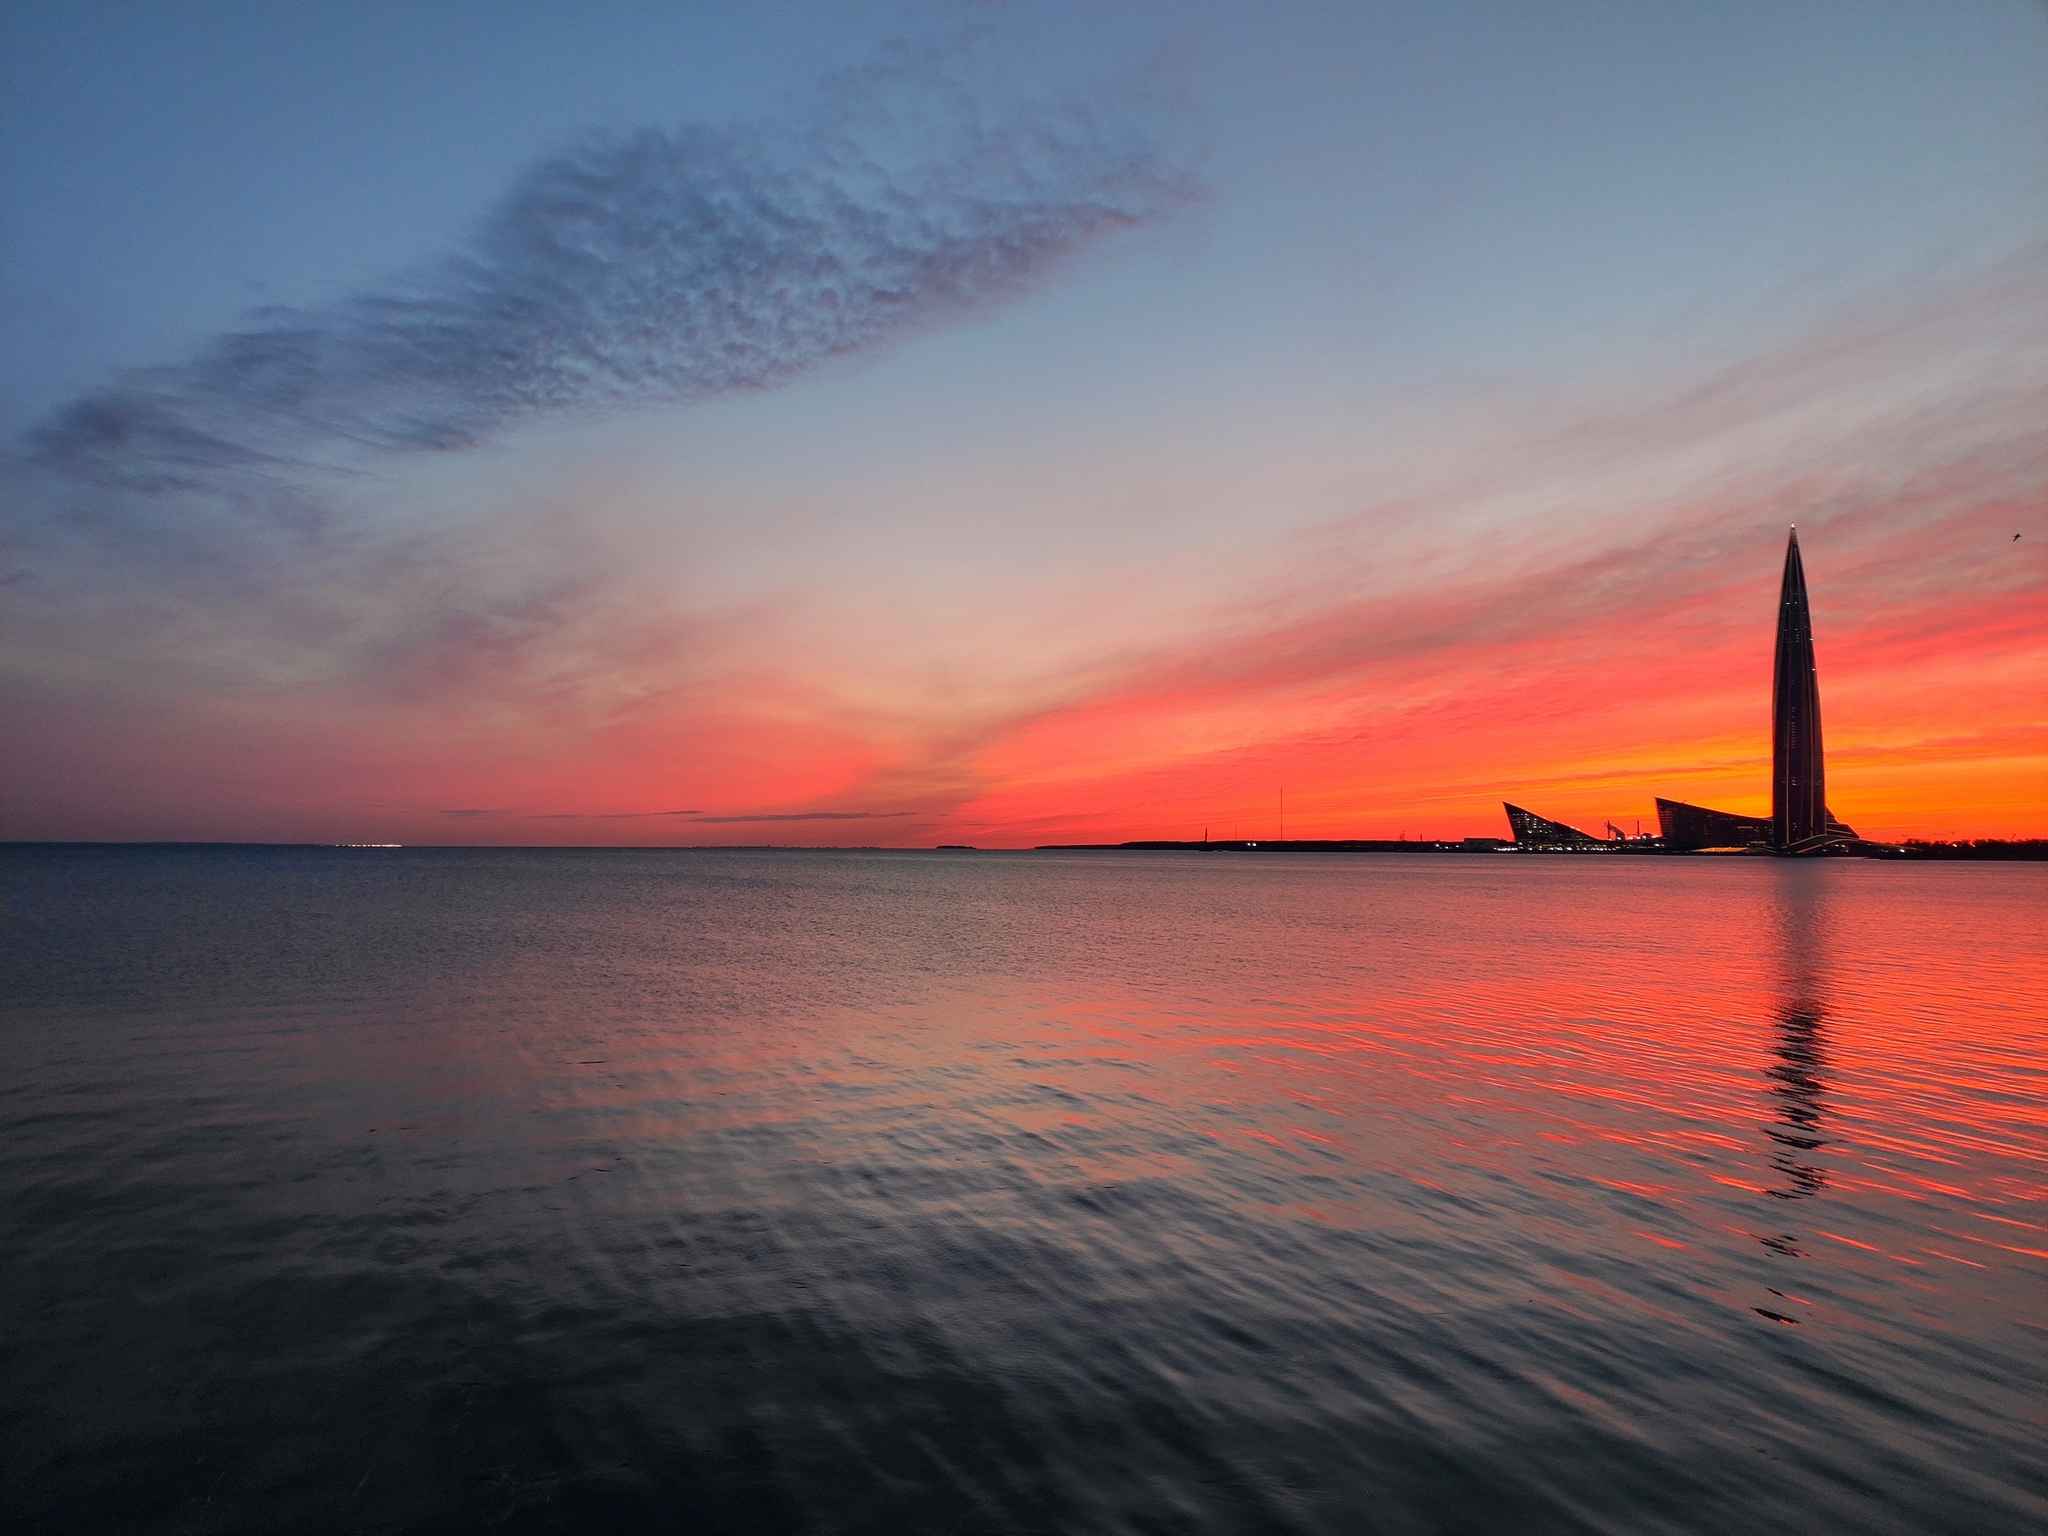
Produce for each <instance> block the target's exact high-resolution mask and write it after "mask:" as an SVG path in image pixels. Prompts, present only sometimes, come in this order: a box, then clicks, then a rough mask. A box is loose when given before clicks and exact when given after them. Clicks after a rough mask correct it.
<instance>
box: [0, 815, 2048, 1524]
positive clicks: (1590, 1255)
mask: <svg viewBox="0 0 2048 1536" xmlns="http://www.w3.org/2000/svg"><path fill="white" fill-rule="evenodd" d="M0 865H4V870H5V880H6V903H7V909H6V962H7V969H6V977H5V987H6V1005H7V1006H6V1015H5V1025H4V1029H5V1043H6V1050H7V1063H8V1070H7V1072H6V1074H5V1076H4V1078H0V1195H4V1201H5V1204H4V1219H0V1237H4V1244H5V1253H6V1262H5V1265H4V1268H0V1298H4V1300H0V1324H4V1333H0V1350H4V1354H0V1371H4V1392H0V1414H4V1422H0V1458H4V1460H0V1506H4V1516H0V1518H4V1519H5V1520H6V1521H8V1522H9V1523H10V1524H11V1525H12V1526H14V1527H15V1528H18V1529H24V1530H38V1531H58V1530H67V1529H68V1530H124V1529H126V1530H170V1531H195V1532H197V1531H231V1530H286V1529H290V1530H299V1531H324V1530H336V1531H341V1530H365V1531H390V1530H401V1529H403V1530H465V1529H473V1530H499V1531H528V1530H533V1531H539V1530H570V1529H607V1528H614V1529H681V1530H702V1531H725V1530H735V1531H737V1530H746V1531H778V1530H792V1531H819V1532H824V1531H874V1532H919V1531H932V1532H950V1531H975V1530H991V1531H1063V1532H1064V1531H1073V1532H1097V1531H1101V1532H1108V1531H1160V1532H1165V1531H1211V1532H1252V1531H1260V1532H1264V1531H1275V1532H1277V1531H1319V1532H1354V1531H1356V1532H1370V1531H1387V1532H1472V1533H1479V1532H1494V1531H1605V1532H1617V1533H1620V1532H1627V1533H1638V1532H1659V1531H1673V1532H1678V1531H1685V1532H1710V1531H1711V1532H1719V1531H1731V1532H1746V1531H1758V1530H1787V1531H1797V1532H1801V1533H1817V1532H1835V1531H1843V1532H1847V1531H1870V1532H1878V1531H1897V1532H1929V1531H1957V1532H2001V1531H2014V1532H2019V1531H2039V1530H2041V1529H2042V1528H2043V1526H2044V1523H2048V1407H2044V1402H2048V1395H2044V1388H2043V1383H2044V1382H2048V1230H2044V1228H2048V1214H2044V1202H2043V1200H2042V1195H2043V1189H2044V1184H2048V1079H2044V1074H2043V1046H2044V1044H2048V1020H2044V1014H2048V1001H2044V1000H2048V964H2044V959H2043V946H2042V933H2043V928H2044V921H2043V919H2044V916H2048V867H2043V866H2017V865H2006V866H1969V865H1945V866H1920V867H1901V866H1898V865H1888V864H1874V863H1866V862H1860V861H1851V860H1843V861H1821V862H1810V863H1787V862H1777V861H1771V860H1673V859H1641V860H1633V859H1612V860H1599V859H1563V858H1559V859H1527V858H1514V857H1502V856H1483V855H1474V856H1470V857H1465V856H1444V857H1409V858H1401V857H1398V856H1397V857H1378V858H1375V857H1370V856H1364V857H1344V856H1325V857H1317V856H1288V855H1268V856H1256V855H1254V856H1242V855H1238V856H1207V857H1204V856H1200V855H1171V854H1162V855H1143V854H1134V855H1057V854H1038V855H972V854H969V855H955V854H886V853H867V854H855V853H845V854H831V853H717V854H707V853H653V852H605V853H582V852H449V851H432V852H412V851H407V852H399V853H388V852H384V853H379V852H347V851H338V850H335V851H328V850H276V851H270V850H264V851H257V850H242V851H236V850H34V849H24V848H15V849H10V850H7V851H5V852H4V854H0Z"/></svg>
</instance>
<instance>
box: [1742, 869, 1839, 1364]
mask: <svg viewBox="0 0 2048 1536" xmlns="http://www.w3.org/2000/svg"><path fill="white" fill-rule="evenodd" d="M1771 874H1772V876H1773V878H1774V879H1775V880H1776V882H1777V889H1776V892H1775V895H1776V898H1777V902H1776V905H1777V913H1776V917H1777V922H1776V930H1777V932H1776V941H1777V944H1776V947H1777V956H1776V959H1777V964H1778V969H1779V975H1780V983H1779V998H1778V1005H1777V1010H1776V1012H1777V1018H1776V1029H1775V1030H1774V1032H1773V1040H1772V1060H1771V1061H1770V1063H1769V1065H1767V1066H1766V1067H1765V1068H1764V1078H1765V1082H1766V1084H1767V1097H1768V1103H1769V1105H1770V1108H1771V1113H1772V1123H1770V1124H1768V1125H1766V1126H1765V1127H1764V1134H1765V1136H1767V1137H1768V1138H1769V1139H1770V1141H1771V1143H1772V1146H1771V1151H1770V1163H1771V1171H1772V1175H1773V1177H1772V1179H1771V1181H1770V1183H1769V1186H1768V1188H1767V1189H1766V1193H1767V1194H1768V1195H1769V1196H1770V1197H1771V1198H1772V1199H1774V1200H1805V1199H1809V1198H1811V1197H1812V1196H1815V1195H1818V1194H1820V1193H1821V1192H1822V1191H1823V1190H1825V1189H1826V1188H1827V1186H1828V1170H1827V1168H1826V1166H1825V1165H1824V1164H1823V1163H1822V1162H1821V1160H1820V1159H1819V1158H1818V1157H1817V1156H1816V1155H1815V1154H1817V1153H1818V1152H1819V1151H1820V1149H1821V1148H1823V1147H1825V1146H1826V1145H1827V1139H1826V1137H1824V1136H1823V1135H1822V1134H1821V1129H1822V1114H1823V1108H1824V1105H1823V1097H1824V1094H1825V1092H1826V1089H1825V1084H1824V1082H1823V1074H1824V1073H1825V1072H1826V1070H1827V1056H1826V1053H1825V1038H1824V1031H1823V1023H1824V1020H1825V1017H1826V1016H1825V1013H1824V1011H1823V1006H1822V1005H1823V999H1824V998H1825V997H1826V996H1827V990H1828V987H1827V983H1828V974H1827V967H1828V943H1829V932H1828V927H1829V925H1828V914H1827V910H1826V904H1827V900H1828V893H1829V890H1830V889H1831V887H1830V886H1829V885H1828V883H1827V882H1826V881H1825V880H1824V879H1823V880H1816V879H1814V878H1812V874H1811V872H1810V871H1809V870H1807V869H1805V868H1804V867H1802V866H1799V865H1795V864H1774V866H1773V867H1772V870H1771ZM1758 1240H1759V1241H1760V1242H1762V1244H1763V1245H1764V1247H1766V1248H1768V1249H1770V1250H1771V1251H1772V1252H1773V1253H1777V1254H1781V1255H1783V1256H1784V1257H1786V1258H1804V1257H1805V1253H1804V1251H1803V1250H1802V1249H1801V1248H1800V1247H1799V1238H1798V1237H1797V1235H1796V1234H1794V1233H1791V1232H1773V1233H1766V1234H1764V1235H1762V1236H1761V1237H1760V1238H1759V1239H1758ZM1770 1289H1771V1290H1772V1294H1773V1295H1775V1296H1779V1297H1783V1295H1784V1293H1783V1292H1782V1291H1779V1290H1777V1289H1775V1288H1770ZM1754 1310H1755V1311H1757V1312H1760V1313H1761V1314H1762V1315H1763V1316H1765V1317H1768V1318H1772V1319H1774V1320H1775V1321H1778V1322H1782V1323H1796V1322H1797V1321H1798V1319H1796V1318H1792V1317H1788V1316H1785V1315H1783V1314H1782V1313H1780V1312H1779V1311H1777V1310H1774V1309H1772V1308H1769V1307H1758V1308H1755V1309H1754Z"/></svg>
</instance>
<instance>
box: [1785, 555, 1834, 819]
mask: <svg viewBox="0 0 2048 1536" xmlns="http://www.w3.org/2000/svg"><path fill="white" fill-rule="evenodd" d="M1831 819H1832V818H1830V817H1829V815H1828V808H1827V770H1826V767H1825V765H1824V764H1823V762H1822V759H1821V745H1820V677H1819V674H1818V673H1816V672H1815V671H1814V666H1813V615H1812V614H1811V613H1810V612H1809V611H1808V609H1807V606H1806V568H1805V567H1804V566H1803V565H1801V564H1800V563H1799V530H1798V529H1797V528H1794V529H1793V530H1792V538H1791V541H1790V542H1789V543H1787V544H1786V546H1785V579H1784V582H1783V584H1782V585H1781V586H1780V587H1779V589H1778V665H1777V671H1776V674H1775V677H1774V679H1773V681H1772V684H1771V846H1772V847H1774V848H1776V849H1777V850H1778V851H1779V852H1780V853H1807V852H1814V851H1818V850H1819V849H1821V848H1823V847H1826V846H1827V845H1828V844H1830V843H1832V842H1834V841H1836V840H1837V839H1836V838H1835V837H1834V836H1832V835H1831V828H1830V826H1829V822H1830V820H1831Z"/></svg>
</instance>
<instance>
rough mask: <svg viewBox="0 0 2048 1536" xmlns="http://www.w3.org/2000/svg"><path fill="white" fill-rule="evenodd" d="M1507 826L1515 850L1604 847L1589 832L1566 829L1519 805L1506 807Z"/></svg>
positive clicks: (1571, 828) (1557, 822) (1505, 803)
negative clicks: (1511, 834) (1511, 833)
mask: <svg viewBox="0 0 2048 1536" xmlns="http://www.w3.org/2000/svg"><path fill="white" fill-rule="evenodd" d="M1502 804H1503V805H1504V806H1506V809H1507V813H1508V826H1509V828H1510V829H1511V830H1512V831H1513V832H1514V834H1515V846H1516V847H1517V848H1600V847H1604V846H1605V845H1604V844H1603V843H1602V842H1601V841H1600V839H1599V838H1597V837H1595V836H1593V835H1592V834H1591V833H1590V832H1581V831H1580V830H1579V829H1578V828H1577V827H1568V826H1566V825H1565V824H1564V823H1563V822H1561V821H1552V820H1551V819H1550V818H1549V817H1547V816H1538V815H1537V814H1536V813H1535V812H1534V811H1525V810H1523V809H1522V807H1520V806H1519V805H1507V802H1505V801H1503V802H1502Z"/></svg>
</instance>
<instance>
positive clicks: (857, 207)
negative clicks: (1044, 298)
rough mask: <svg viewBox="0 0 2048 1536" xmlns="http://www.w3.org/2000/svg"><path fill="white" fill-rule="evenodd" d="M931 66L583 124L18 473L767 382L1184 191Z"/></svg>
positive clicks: (205, 481) (1125, 144)
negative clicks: (373, 282)
mask: <svg viewBox="0 0 2048 1536" xmlns="http://www.w3.org/2000/svg"><path fill="white" fill-rule="evenodd" d="M942 70H943V59H937V58H924V59H919V60H911V61H908V62H902V63H899V64H898V65H896V66H894V67H890V68H877V69H875V70H870V71H866V72H854V73H849V74H848V75H845V76H842V77H839V78H837V79H835V80H834V81H831V82H828V83H827V86H826V87H824V88H822V89H821V91H820V92H819V94H818V102H817V105H816V106H815V108H814V114H813V116H812V118H811V119H810V120H809V121H807V122H803V123H799V124H796V125H784V126H774V125H762V124H756V125H751V126H742V127H732V128H705V127H686V128H679V129H673V130H657V129H647V130H643V131H640V132H636V133H629V134H625V135H612V136H605V135H593V136H591V137H590V138H588V139H586V140H585V141H584V142H583V143H581V144H580V145H578V146H576V147H575V148H573V149H571V150H569V151H568V152H566V153H563V154H559V155H556V156H554V157H552V158H549V159H546V160H543V161H541V162H539V163H537V164H535V165H533V166H532V167H530V168H529V169H528V170H527V171H526V172H525V173H524V174H523V175H521V176H520V177H519V178H518V180H517V182H516V184H515V185H514V186H513V188H512V189H511V191H510V193H509V194H508V195H507V196H506V197H505V198H504V199H503V200H502V201H501V202H500V203H499V204H498V205H497V207H496V208H495V209H494V210H493V211H492V212H491V213H489V214H488V215H487V216H486V217H485V218H484V219H483V221H482V222H481V224H480V226H479V227H478V229H477V230H476V232H475V234H474V235H473V237H472V238H471V240H470V241H469V242H468V244H467V246H466V247H465V248H464V249H462V250H461V251H459V252H457V253H454V254H452V255H449V256H447V257H445V258H443V259H440V260H437V261H433V262H430V263H427V264H426V265H424V266H422V267H420V268H418V269H416V270H414V271H413V272H411V273H409V274H406V275H403V276H402V277H400V278H397V279H395V280H393V281H391V282H388V283H386V284H384V285H382V286H380V287H377V288H374V289H371V290H368V291H365V292H360V293H357V294H355V295H353V296H351V297H349V298H347V299H345V300H342V301H340V302H337V303H334V304H332V305H328V306H325V307H318V308H283V307H274V308H269V309H265V310H261V311H258V312H256V313H255V314H254V315H252V316H251V318H250V323H248V324H247V325H246V326H244V327H243V328H241V329H238V330H234V331H231V332H228V333H226V334H223V335H221V336H219V337H217V338H215V339H214V340H213V341H212V342H211V343H210V344H208V345H207V346H206V347H205V348H204V349H203V350H202V351H201V352H200V354H199V355H198V356H196V357H194V358H193V359H191V360H189V361H186V362H182V363H176V364H170V365H166V366H160V367H154V368H147V369H138V370H135V371H133V372H131V373H129V374H128V375H126V376H125V377H123V378H121V379H119V380H118V381H116V382H114V383H112V384H110V385H108V386H106V387H104V388H100V389H96V390H93V391H91V392H89V393H87V394H85V395H83V396H81V397H79V398H78V399H76V400H74V401H72V402H70V403H69V404H68V405H66V406H64V407H62V408H61V409H59V410H58V411H56V412H55V413H54V414H53V415H52V416H51V417H50V418H48V419H47V420H46V421H44V422H43V423H42V424H41V425H40V426H39V427H38V428H36V429H35V430H34V431H33V432H32V433H31V435H30V440H29V443H28V445H27V446H28V454H29V457H30V458H31V459H32V460H33V461H34V462H36V463H37V464H39V465H40V466H41V467H42V468H44V469H46V470H50V471H54V472H56V473H57V474H59V475H61V476H63V477H65V478H67V479H70V480H73V481H76V482H82V483H86V484H91V485H98V486H103V487H109V488H113V487H119V488H123V489H127V490H130V491H138V492H142V493H147V494H162V493H171V492H200V493H212V494H220V493H233V492H236V491H239V490H243V489H245V488H247V487H250V486H252V485H262V484H263V483H265V482H270V481H276V480H279V479H287V480H288V479H291V478H293V477H296V476H298V475H300V474H303V473H304V472H305V471H307V470H337V469H348V468H353V467H358V466H360V465H362V464H364V463H365V462H368V461H374V460H375V459H376V458H377V457H379V456H383V455H391V454H405V453H421V452H437V451H445V450H449V449H459V448H465V447H470V446H474V445H477V444H479V443H483V442H486V441H488V440H490V439H491V438H493V437H495V436H497V435H499V434H501V433H502V432H504V431H506V430H507V429H508V428H510V427H512V426H514V425H516V424H518V423H520V422H522V421H526V420H530V419H534V418H539V417H545V416H550V415H558V414H561V413H565V412H575V411H586V410H599V409H605V408H610V407H620V406H633V405H644V404H652V403H664V402H686V401H694V400H705V399H710V398H715V397H719V396H724V395H730V394H734V393H737V392H742V391H748V390H756V389H765V388H771V387H774V386H776V385H778V384H782V383H784V382H787V381H788V380H790V379H791V378H793V377H795V376H797V375H800V374H802V373H803V372H805V371H806V370H808V369H811V368H814V367H816V366H817V365H819V364H820V363H822V362H825V361H826V360H828V359H831V358H835V357H843V356H847V355H851V354H856V353H860V352H864V351H867V350H870V349H872V348H875V347H877V346H880V345H883V344H886V343H888V342H890V341H892V340H895V339H897V338H900V337H902V336H904V335H906V334H908V333H911V332H914V331H916V330H918V329H920V328H923V327H928V326H931V325H935V324H940V323H943V322H945V321H947V320H948V319H953V318H957V317H959V316H961V315H963V314H967V313H971V312H975V311H978V310H981V309H984V308H987V307H989V306H992V305H997V304H1001V303H1003V302H1005V301H1008V300H1011V299H1013V298H1015V297H1017V296H1018V295H1019V294H1021V293H1023V292H1025V291H1027V290H1029V289H1030V288H1031V287H1032V286H1033V285H1034V284H1035V283H1037V282H1039V281H1041V280H1042V279H1043V278H1044V277H1045V276H1046V274H1047V273H1048V272H1049V271H1050V270H1052V269H1053V268H1054V267H1056V266H1057V265H1058V264H1059V263H1060V262H1061V261H1062V260H1063V259H1064V258H1066V257H1068V256H1070V255H1072V254H1073V253H1074V252H1075V251H1077V250H1078V249H1080V248H1081V247H1083V246H1086V245H1088V244H1090V243H1091V242H1093V241H1095V240H1097V239H1099V238H1100V237H1102V236H1104V235H1106V234H1109V233H1112V232H1114V231H1117V230H1120V229H1128V228H1130V227H1132V226H1134V225H1139V224H1144V223H1147V222H1150V221H1153V220H1156V219H1158V218H1160V217H1162V216H1164V215H1165V214H1167V213H1168V212H1170V211H1172V210H1173V209H1174V208H1176V207H1177V206H1179V205H1181V204H1182V203H1184V202H1185V201H1187V200H1188V199H1189V198H1190V197H1191V196H1192V195H1193V193H1194V183H1193V181H1192V179H1191V178H1190V176H1189V175H1188V174H1187V173H1186V172H1185V171H1184V170H1181V169H1179V168H1177V167H1176V165H1175V163H1174V162H1173V160H1172V157H1170V156H1168V155H1166V154H1164V153H1163V152H1162V151H1161V150H1160V149H1158V148H1157V147H1156V146H1155V145H1153V144H1152V143H1150V142H1149V141H1147V140H1146V139H1144V138H1143V137H1142V136H1139V137H1132V136H1129V135H1127V134H1123V133H1120V132H1112V131H1109V130H1107V129H1106V128H1105V127H1103V125H1102V124H1101V123H1100V121H1099V120H1098V118H1097V117H1096V116H1095V115H1094V114H1092V113H1091V112H1089V111H1088V110H1086V109H1085V108H1083V107H1080V106H1078V105H1074V104H1061V103H1043V102H1042V103H1038V104H1033V105H1026V106H1023V107H1020V108H1018V109H1017V110H1015V111H1014V112H1012V113H1010V114H1009V115H1008V116H1007V117H1006V118H1005V119H1004V120H1003V121H1001V122H998V123H996V124H993V125H990V124H985V123H983V122H982V121H981V120H980V118H979V115H978V113H977V112H976V110H975V109H974V108H973V106H972V105H971V104H970V103H969V102H968V101H967V100H966V98H964V97H963V96H962V95H961V94H960V93H957V92H949V91H947V90H945V89H943V82H942V81H938V80H937V79H936V74H937V73H938V72H942ZM904 101H914V102H915V104H916V117H915V120H916V131H915V136H914V141H910V142H906V139H907V135H906V133H905V131H904V130H903V128H902V127H901V126H900V125H899V121H898V116H897V114H896V111H895V106H896V105H897V104H899V103H900V102H904Z"/></svg>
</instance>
